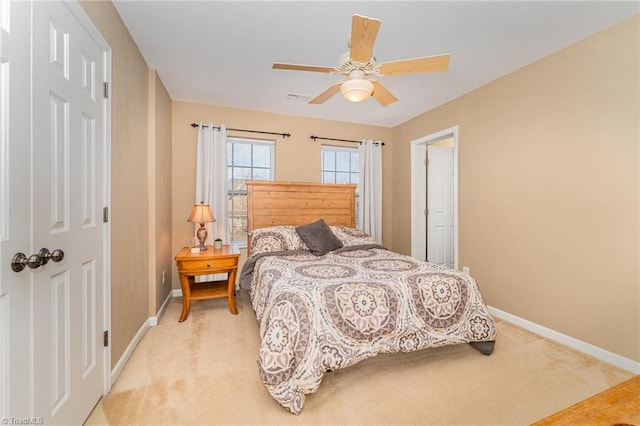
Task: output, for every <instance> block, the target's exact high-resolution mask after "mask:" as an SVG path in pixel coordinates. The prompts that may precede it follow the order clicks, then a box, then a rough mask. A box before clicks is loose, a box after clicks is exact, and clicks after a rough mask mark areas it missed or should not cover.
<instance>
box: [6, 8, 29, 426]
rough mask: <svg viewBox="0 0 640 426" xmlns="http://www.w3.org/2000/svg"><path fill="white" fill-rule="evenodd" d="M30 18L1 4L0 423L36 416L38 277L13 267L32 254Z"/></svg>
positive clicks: (27, 13)
mask: <svg viewBox="0 0 640 426" xmlns="http://www.w3.org/2000/svg"><path fill="white" fill-rule="evenodd" d="M30 14H31V5H30V4H29V3H28V2H12V3H10V4H9V3H8V2H7V1H0V27H1V33H0V419H8V418H9V416H10V415H14V416H15V415H16V414H23V415H27V414H29V413H30V412H31V411H30V409H31V405H30V393H31V390H32V377H31V371H32V368H31V366H32V357H31V351H30V345H31V336H30V335H29V334H28V331H29V330H30V329H31V324H32V323H31V312H32V311H31V304H30V301H31V296H32V293H31V283H32V276H31V274H28V273H22V274H16V273H15V272H13V271H12V269H11V259H12V257H13V255H14V253H17V252H23V253H26V254H27V255H29V254H30V253H32V245H31V221H30V217H31V207H30V200H31V194H30V191H31V185H30V172H31V170H30V168H29V162H30V155H31V148H30V137H31V124H30V123H31V122H30V118H29V115H30V110H31V98H30V96H29V93H30V92H29V90H30V84H31V80H30V75H29V67H30V60H31V59H30V54H29V52H30V32H31V22H30V19H31V18H30Z"/></svg>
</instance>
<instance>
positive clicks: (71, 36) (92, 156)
mask: <svg viewBox="0 0 640 426" xmlns="http://www.w3.org/2000/svg"><path fill="white" fill-rule="evenodd" d="M33 16H34V28H35V29H36V30H35V31H34V41H33V46H34V48H33V61H34V67H33V70H34V84H33V91H34V92H33V110H34V119H35V120H36V121H37V122H36V123H34V128H33V135H34V146H37V147H38V151H37V152H35V153H34V158H33V165H34V171H33V177H34V179H35V181H37V182H39V184H38V187H39V189H40V190H41V191H42V193H41V194H40V195H41V196H38V197H34V200H33V209H34V215H37V217H35V216H34V230H35V232H34V245H35V246H36V248H37V249H39V248H40V247H46V248H48V249H49V250H54V249H58V248H59V249H62V250H64V252H65V258H64V260H63V261H62V262H59V263H53V262H50V263H48V264H47V265H45V266H44V267H42V268H40V270H38V271H37V273H34V281H35V282H34V296H35V297H34V307H35V310H34V317H35V321H36V322H37V323H43V324H49V327H35V328H34V346H35V360H34V365H35V371H47V367H48V366H52V367H53V368H52V370H53V371H51V373H52V374H51V375H49V376H43V377H39V380H38V386H36V389H35V400H34V401H35V403H34V405H35V411H36V413H38V415H41V416H43V417H44V418H45V422H47V420H48V419H50V420H51V421H52V422H55V423H65V424H80V423H82V422H83V421H84V419H85V418H86V417H87V416H88V414H89V413H90V411H91V409H92V408H93V406H94V404H95V403H96V402H97V401H98V399H99V398H100V396H101V395H102V388H103V372H102V366H103V364H104V351H103V350H102V347H101V339H100V338H99V336H101V335H102V332H101V331H102V327H103V324H102V317H103V306H104V302H103V287H104V283H103V280H102V278H103V270H102V268H103V264H104V253H103V246H104V243H103V238H104V237H103V230H102V226H104V225H103V223H102V221H101V220H99V218H98V217H97V214H98V212H101V207H99V206H98V205H97V203H102V202H103V201H102V200H103V199H104V196H103V192H102V191H103V176H104V170H103V168H102V167H103V166H102V165H103V162H102V161H101V159H102V158H104V157H105V141H104V139H103V137H102V135H103V134H104V132H103V126H104V119H103V117H104V110H103V109H104V107H105V106H104V105H105V102H104V99H103V98H102V96H97V93H96V88H97V87H99V86H101V85H102V81H103V79H104V76H103V75H101V72H99V71H101V70H103V69H104V64H103V60H104V59H103V54H102V51H101V49H100V48H99V47H98V46H97V45H96V44H95V43H94V42H93V40H92V39H91V38H90V37H89V35H88V34H87V33H86V31H85V30H84V28H82V26H81V25H80V24H79V23H78V21H77V20H76V18H75V17H74V16H73V14H72V13H71V12H70V11H69V10H68V9H67V7H66V6H65V4H63V3H62V2H38V3H37V6H36V7H35V9H34V15H33ZM39 30H42V31H39Z"/></svg>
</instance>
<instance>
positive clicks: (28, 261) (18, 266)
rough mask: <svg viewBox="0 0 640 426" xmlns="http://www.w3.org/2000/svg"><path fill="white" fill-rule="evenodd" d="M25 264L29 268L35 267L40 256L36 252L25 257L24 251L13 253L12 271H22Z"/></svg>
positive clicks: (38, 263)
mask: <svg viewBox="0 0 640 426" xmlns="http://www.w3.org/2000/svg"><path fill="white" fill-rule="evenodd" d="M25 266H28V267H29V268H30V269H36V268H38V267H39V266H40V256H38V255H37V254H32V255H31V256H29V257H27V256H26V255H25V254H24V253H16V254H15V255H13V259H11V269H13V271H14V272H20V271H22V270H23V269H24V268H25Z"/></svg>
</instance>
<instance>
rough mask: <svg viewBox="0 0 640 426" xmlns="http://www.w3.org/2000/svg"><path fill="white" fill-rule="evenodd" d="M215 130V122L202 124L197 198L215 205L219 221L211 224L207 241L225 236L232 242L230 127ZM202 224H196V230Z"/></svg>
mask: <svg viewBox="0 0 640 426" xmlns="http://www.w3.org/2000/svg"><path fill="white" fill-rule="evenodd" d="M219 127H220V129H219V130H218V129H214V125H213V123H199V124H198V153H197V157H196V199H195V203H199V202H201V201H204V202H205V203H208V204H210V205H211V211H212V212H213V217H215V219H216V221H215V222H214V223H208V224H207V225H206V226H207V241H206V244H208V245H209V244H213V240H214V239H216V238H222V241H223V243H224V244H229V238H230V236H229V227H228V226H227V222H228V215H227V127H226V126H224V125H220V126H219ZM198 227H199V225H198V224H195V229H198Z"/></svg>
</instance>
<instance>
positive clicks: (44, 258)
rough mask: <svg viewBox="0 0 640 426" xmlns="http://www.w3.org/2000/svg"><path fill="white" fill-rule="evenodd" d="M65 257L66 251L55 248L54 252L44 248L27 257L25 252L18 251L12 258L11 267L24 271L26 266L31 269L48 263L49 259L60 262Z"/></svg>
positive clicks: (16, 270)
mask: <svg viewBox="0 0 640 426" xmlns="http://www.w3.org/2000/svg"><path fill="white" fill-rule="evenodd" d="M62 259H64V252H63V251H62V250H60V249H55V250H54V251H53V252H49V249H47V248H42V249H40V251H39V252H38V254H32V255H31V256H29V257H27V256H26V255H25V254H24V253H16V254H15V255H14V256H13V259H11V269H13V271H14V272H20V271H22V270H23V269H24V268H25V266H28V267H29V269H37V268H39V267H40V266H42V265H46V264H47V263H48V262H49V260H51V261H53V262H56V263H57V262H60V261H61V260H62Z"/></svg>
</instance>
